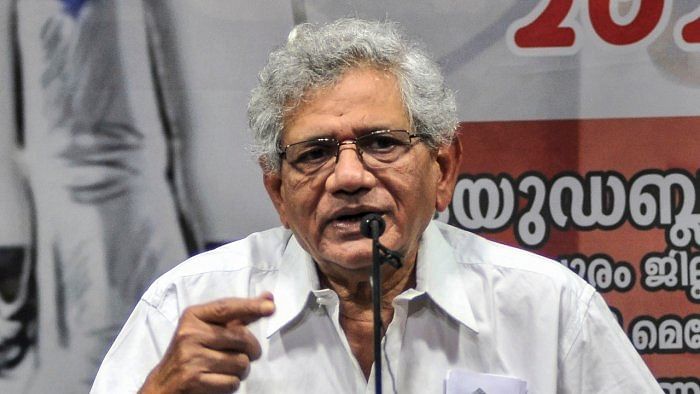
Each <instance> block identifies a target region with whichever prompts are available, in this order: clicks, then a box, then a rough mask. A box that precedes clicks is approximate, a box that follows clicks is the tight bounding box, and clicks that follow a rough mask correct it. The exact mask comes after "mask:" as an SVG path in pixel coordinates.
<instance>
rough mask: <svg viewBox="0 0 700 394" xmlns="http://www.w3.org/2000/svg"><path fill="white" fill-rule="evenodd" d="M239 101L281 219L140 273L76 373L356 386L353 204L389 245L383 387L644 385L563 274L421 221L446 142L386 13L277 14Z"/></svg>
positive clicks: (431, 75)
mask: <svg viewBox="0 0 700 394" xmlns="http://www.w3.org/2000/svg"><path fill="white" fill-rule="evenodd" d="M249 118H250V125H251V128H252V129H253V131H254V133H255V138H256V144H257V153H258V155H259V160H260V163H261V165H262V167H263V172H264V184H265V187H266V189H267V191H268V193H269V195H270V198H271V199H272V201H273V203H274V205H275V207H276V209H277V211H278V213H279V216H280V219H281V221H282V224H283V225H284V227H285V228H284V229H282V228H278V229H273V230H269V231H265V232H261V233H256V234H252V235H251V236H249V237H248V238H246V239H244V240H242V241H238V242H234V243H231V244H229V245H226V246H224V247H222V248H219V249H217V250H214V251H212V252H208V253H205V254H202V255H199V256H196V257H194V258H192V259H190V260H189V261H187V262H185V263H183V264H181V265H180V266H178V267H177V268H175V269H174V270H172V271H170V272H169V273H167V274H166V275H164V276H163V277H161V278H160V279H158V280H157V281H156V282H155V283H154V284H153V285H152V286H151V288H150V289H149V290H148V291H147V292H146V294H145V295H144V296H143V298H142V299H141V301H140V302H139V304H138V306H137V307H136V309H135V310H134V312H133V314H132V316H131V317H130V318H129V320H128V321H127V323H126V325H125V326H124V328H123V330H122V332H121V334H120V335H119V337H118V338H117V339H116V341H115V343H114V345H113V346H112V348H111V349H110V351H109V353H108V354H107V356H106V358H105V361H104V362H103V365H102V367H101V369H100V372H99V373H98V376H97V378H96V380H95V383H94V386H93V392H135V391H137V390H139V389H140V390H141V392H142V393H156V392H158V393H161V392H163V393H170V392H222V393H225V392H231V391H236V390H238V392H243V393H262V392H269V393H278V392H279V393H281V392H284V393H295V392H299V393H321V392H323V393H358V392H372V390H373V387H374V384H373V379H374V371H373V362H374V360H373V353H372V351H371V343H372V327H373V326H372V307H371V291H370V286H369V280H368V278H369V272H370V269H371V260H372V259H371V241H370V240H369V239H366V238H364V237H363V236H362V235H361V233H360V218H361V217H362V216H363V215H365V214H368V213H377V214H380V215H381V216H382V217H383V218H384V220H385V221H386V231H385V233H384V234H383V235H382V237H381V242H382V243H383V244H384V245H386V246H387V247H389V248H390V249H393V250H396V251H398V252H399V253H401V255H402V256H403V266H402V267H401V268H399V269H394V268H391V267H389V266H383V268H382V269H383V282H382V289H383V299H382V311H381V315H382V323H383V327H385V328H386V331H385V332H384V339H383V346H382V348H383V351H384V352H385V360H383V363H382V364H383V371H382V376H383V381H382V385H383V387H384V390H385V391H386V392H397V393H439V392H443V390H444V387H445V379H446V377H447V376H448V372H450V371H451V372H450V376H453V377H454V376H456V374H457V373H459V372H460V371H470V372H473V373H477V374H487V373H488V374H493V375H498V376H486V375H474V376H476V378H473V379H477V380H478V379H486V380H490V381H494V380H495V381H499V382H500V381H503V382H505V381H507V378H506V377H512V378H516V379H519V380H522V381H525V382H526V384H527V387H528V390H529V392H532V393H555V392H563V393H569V392H585V393H593V392H619V393H628V392H629V393H647V392H660V391H661V390H660V389H659V387H658V385H657V384H656V382H655V381H654V378H653V377H652V375H651V374H650V373H649V371H648V369H647V368H646V366H645V365H644V363H643V362H642V361H641V359H640V358H639V355H638V354H637V353H636V352H635V350H634V348H633V347H632V346H631V345H630V344H629V342H628V341H627V339H626V337H625V335H624V333H623V332H622V330H621V329H620V327H619V326H618V325H617V323H616V321H615V320H614V318H613V317H612V314H611V313H610V312H609V310H608V309H607V306H606V305H605V303H604V301H603V300H602V298H601V297H600V296H599V295H598V294H596V293H595V291H594V290H593V288H591V287H590V286H589V285H587V284H586V283H585V282H583V281H582V280H580V279H579V278H578V277H577V276H575V275H574V274H572V273H571V272H569V271H567V270H566V269H564V268H563V267H562V266H560V265H559V264H557V263H555V262H552V261H549V260H547V259H544V258H541V257H538V256H535V255H532V254H530V253H527V252H523V251H519V250H515V249H512V248H509V247H505V246H502V245H497V244H494V243H492V242H489V241H486V240H484V239H482V238H479V237H477V236H474V235H472V234H469V233H466V232H464V231H461V230H458V229H455V228H452V227H450V226H447V225H444V224H441V223H437V222H431V218H432V217H433V215H434V213H435V211H436V210H437V211H442V210H444V209H445V208H446V207H447V205H448V203H449V201H450V199H451V197H452V190H453V188H454V184H455V179H456V175H457V168H458V164H459V160H460V157H461V148H460V145H459V143H457V142H456V141H454V132H455V128H456V115H455V105H454V98H453V96H452V94H451V92H450V91H449V90H448V89H447V88H446V87H445V86H444V81H443V78H442V76H441V75H440V73H439V71H438V69H437V67H436V65H435V64H434V63H433V62H432V61H431V60H429V58H428V57H427V56H426V55H424V53H423V52H422V51H421V50H420V49H418V48H417V47H416V46H415V45H414V44H412V43H408V42H406V41H405V40H404V38H403V37H402V36H401V35H400V34H399V33H398V31H397V29H396V26H395V25H393V24H391V23H381V22H367V21H361V20H355V19H347V20H340V21H337V22H335V23H332V24H329V25H326V26H312V25H301V26H299V27H297V28H296V29H295V30H294V31H293V32H292V34H291V35H290V38H289V41H288V42H287V44H286V46H284V47H282V48H280V49H278V50H276V51H275V52H273V53H272V54H271V56H270V59H269V62H268V65H267V66H266V67H265V68H264V69H263V71H262V72H261V75H260V86H259V87H257V88H256V89H255V90H254V91H253V94H252V99H251V103H250V106H249ZM453 374H455V375H453ZM450 379H452V378H450ZM470 392H471V391H470Z"/></svg>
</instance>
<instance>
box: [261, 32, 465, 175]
mask: <svg viewBox="0 0 700 394" xmlns="http://www.w3.org/2000/svg"><path fill="white" fill-rule="evenodd" d="M366 66H369V67H375V68H377V69H379V70H386V71H388V72H390V73H392V74H393V75H394V76H395V77H396V78H397V80H398V82H399V88H400V90H401V96H402V98H403V102H404V106H405V108H406V112H407V113H408V116H409V118H410V121H411V125H412V127H413V129H414V130H415V131H416V132H418V133H425V134H428V135H429V137H428V138H427V139H425V141H426V143H427V144H428V145H429V146H431V147H437V146H439V145H441V144H446V143H450V142H451V141H452V139H453V138H454V135H455V130H456V126H457V116H456V108H455V99H454V95H453V93H452V91H451V90H449V89H448V88H447V87H446V86H445V81H444V78H443V77H442V74H441V73H440V70H439V68H438V66H437V64H436V63H435V62H434V61H432V60H431V59H430V58H429V57H428V55H427V54H426V53H425V51H424V50H423V49H422V48H421V47H420V45H419V44H418V43H416V42H413V41H409V40H407V39H406V38H405V37H404V36H403V34H402V33H401V32H400V31H399V27H398V25H397V24H396V23H394V22H378V21H366V20H360V19H340V20H337V21H335V22H333V23H330V24H326V25H315V24H309V23H305V24H301V25H298V26H296V27H295V28H294V29H293V30H292V32H291V33H290V34H289V39H288V40H287V43H286V44H285V45H284V46H282V47H280V48H278V49H276V50H275V51H273V52H272V53H271V54H270V57H269V59H268V63H267V65H266V66H265V67H264V68H263V70H262V71H261V72H260V74H259V77H258V79H259V85H258V86H257V87H256V88H254V89H253V91H252V92H251V99H250V103H249V105H248V122H249V125H250V128H251V129H252V131H253V133H254V143H253V144H254V145H253V147H252V148H253V153H254V154H255V155H256V156H257V157H258V160H259V162H260V164H261V166H262V168H263V171H265V172H277V171H279V169H280V165H281V159H280V155H279V147H280V143H281V138H282V131H283V130H284V126H285V125H284V121H285V117H286V116H289V115H290V114H292V113H293V111H294V110H295V109H296V108H297V107H298V106H299V104H300V103H302V102H303V99H304V96H305V95H307V94H308V93H310V92H313V91H315V90H317V89H320V88H323V87H327V86H332V85H333V84H334V83H337V82H338V81H339V80H340V78H341V77H342V76H343V75H344V73H345V72H347V71H348V70H350V69H353V68H357V67H366Z"/></svg>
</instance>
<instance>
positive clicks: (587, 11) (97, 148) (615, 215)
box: [0, 0, 700, 394]
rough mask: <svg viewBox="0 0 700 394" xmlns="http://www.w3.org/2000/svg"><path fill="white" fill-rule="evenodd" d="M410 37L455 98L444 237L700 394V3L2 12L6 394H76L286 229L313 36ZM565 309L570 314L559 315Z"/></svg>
mask: <svg viewBox="0 0 700 394" xmlns="http://www.w3.org/2000/svg"><path fill="white" fill-rule="evenodd" d="M344 16H358V17H363V18H369V19H380V20H383V19H391V20H395V21H397V22H399V23H400V24H401V25H402V27H403V28H404V29H405V31H406V34H407V35H408V36H410V37H415V38H418V39H420V40H421V41H422V42H424V44H425V47H426V49H427V50H428V51H429V52H430V53H432V54H433V55H434V57H435V58H436V59H437V60H438V62H439V63H440V66H441V67H442V69H443V71H444V73H445V76H446V78H447V82H448V85H449V86H450V87H451V88H453V89H454V90H455V95H456V98H457V106H458V114H459V117H460V120H461V125H460V136H459V143H461V144H462V147H463V151H464V153H465V154H464V158H463V162H462V164H461V173H460V175H459V181H458V183H457V185H456V189H455V195H454V199H453V201H452V203H451V204H450V206H449V209H448V210H447V211H446V212H443V213H440V214H438V215H436V217H437V219H438V220H442V221H445V222H449V223H451V224H453V225H455V226H457V227H461V228H464V229H467V230H469V231H473V232H476V233H479V234H482V235H484V236H486V237H488V238H491V239H495V240H497V241H500V242H504V243H507V244H511V245H514V246H517V247H520V248H524V249H527V250H530V251H533V252H535V253H538V254H542V255H545V256H548V257H551V258H553V259H555V260H557V261H559V262H560V263H561V264H563V265H565V266H567V267H568V268H570V269H571V270H573V271H574V272H575V273H576V274H578V275H579V276H581V277H582V278H583V279H585V280H586V281H588V282H589V283H590V284H591V285H593V286H594V287H595V288H596V289H597V290H598V291H599V292H601V293H602V294H603V296H604V297H605V299H606V300H607V302H608V303H609V304H610V306H611V311H612V313H614V314H615V315H616V317H617V319H618V321H619V322H620V325H621V326H622V328H623V329H624V331H625V332H626V333H627V334H628V336H629V338H630V340H631V341H632V343H633V345H634V346H635V348H636V349H637V350H638V351H639V353H640V354H642V357H643V358H644V360H645V361H646V362H647V364H648V365H649V367H650V368H651V370H652V372H653V373H654V375H655V376H656V377H657V379H658V380H659V381H660V382H661V385H662V387H663V389H664V390H665V392H667V393H678V394H681V393H683V394H689V393H695V394H700V367H699V366H700V354H699V353H700V313H699V312H698V311H699V310H700V309H699V308H698V304H700V202H698V200H699V199H698V197H697V196H698V194H699V193H700V190H699V188H700V166H699V165H698V159H697V156H698V155H697V152H700V138H698V137H700V131H699V130H700V4H699V3H698V2H697V1H688V0H676V1H672V0H644V1H642V0H538V1H534V0H533V1H522V0H499V1H485V0H473V1H463V2H455V1H454V0H429V1H421V2H406V1H403V0H349V1H342V2H339V1H335V0H290V1H283V0H275V1H273V0H261V1H255V2H250V1H244V0H230V1H228V0H227V1H220V0H199V1H196V2H193V1H190V0H148V1H147V0H119V1H113V0H8V1H5V2H2V4H0V53H3V54H6V56H3V58H2V59H0V392H3V393H5V392H10V393H15V392H16V393H25V392H26V393H35V392H52V393H72V392H84V391H86V390H87V389H88V387H89V386H90V385H91V382H92V379H93V377H94V374H95V372H96V368H97V366H98V365H99V363H100V361H101V359H102V357H103V356H104V354H105V352H106V350H107V348H108V346H109V345H110V343H111V341H112V340H113V338H114V336H115V335H116V334H117V332H118V330H119V328H120V326H121V325H122V324H123V322H124V320H125V319H126V317H127V315H128V313H129V311H130V310H131V308H132V307H133V306H134V305H135V303H136V302H137V301H138V299H139V297H140V294H141V293H142V292H143V291H144V290H145V288H146V287H147V286H148V285H149V284H150V283H151V281H152V280H153V278H154V277H156V276H157V275H159V274H160V273H162V272H164V271H166V270H167V269H169V268H170V267H173V266H174V265H176V264H178V263H179V262H181V261H182V260H184V259H185V258H186V257H187V256H188V255H191V254H194V253H197V252H200V251H203V250H205V249H208V248H211V247H214V246H216V245H219V244H222V243H224V242H228V241H232V240H235V239H240V238H242V237H244V236H246V235H247V234H249V233H251V232H254V231H259V230H262V229H266V228H269V227H272V226H277V225H279V221H278V219H277V215H276V213H275V212H274V209H273V208H272V205H271V204H270V202H269V201H268V199H267V196H266V193H265V191H264V188H263V186H262V178H261V172H260V169H259V168H258V166H257V163H256V162H255V160H254V159H253V158H251V156H250V154H249V153H248V152H249V150H248V146H249V144H250V142H251V136H250V132H249V131H248V127H247V121H246V117H245V111H246V105H247V100H248V95H249V91H250V89H251V88H252V87H253V86H254V85H255V83H256V78H257V75H256V73H257V72H258V71H259V70H260V68H262V66H263V65H264V64H265V62H266V59H267V55H268V54H269V52H270V51H271V50H272V49H273V48H274V47H275V46H276V45H278V44H279V43H282V42H284V40H285V39H286V37H287V35H288V33H289V31H290V29H291V28H292V27H293V26H294V25H295V24H297V23H304V22H312V23H315V22H326V21H330V20H334V19H336V18H339V17H344ZM543 302H546V300H543Z"/></svg>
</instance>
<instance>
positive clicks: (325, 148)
mask: <svg viewBox="0 0 700 394" xmlns="http://www.w3.org/2000/svg"><path fill="white" fill-rule="evenodd" d="M335 146H336V145H335V144H334V143H330V142H328V141H310V142H307V143H304V144H299V145H296V146H294V150H293V154H292V155H291V156H292V157H290V159H292V160H291V161H292V162H293V163H295V164H319V163H325V162H326V161H328V160H329V159H330V158H331V157H333V156H335Z"/></svg>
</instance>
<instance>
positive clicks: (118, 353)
mask: <svg viewBox="0 0 700 394" xmlns="http://www.w3.org/2000/svg"><path fill="white" fill-rule="evenodd" d="M176 326H177V324H176V322H172V321H170V320H168V319H167V318H166V317H165V316H164V315H163V314H162V313H161V312H160V311H159V310H158V309H156V308H155V307H153V306H152V305H150V304H149V303H147V302H146V301H144V300H143V299H142V300H141V301H139V303H138V305H137V306H136V308H135V309H134V311H133V312H132V314H131V316H129V319H128V320H127V321H126V323H125V324H124V327H123V328H122V330H121V332H120V333H119V335H118V336H117V339H116V340H115V341H114V343H113V344H112V347H111V348H110V349H109V351H108V352H107V355H106V356H105V358H104V360H103V361H102V365H101V366H100V369H99V371H98V372H97V376H96V377H95V381H94V382H93V385H92V389H91V390H90V393H91V394H100V393H136V392H137V391H138V390H139V389H140V388H141V386H142V385H143V382H144V381H145V380H146V376H148V374H149V373H150V372H151V370H152V369H153V368H154V367H155V365H156V364H157V363H158V362H159V361H160V359H161V358H162V356H163V354H164V353H165V350H166V349H167V347H168V344H169V342H170V339H171V338H172V336H173V333H174V331H175V327H176Z"/></svg>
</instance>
